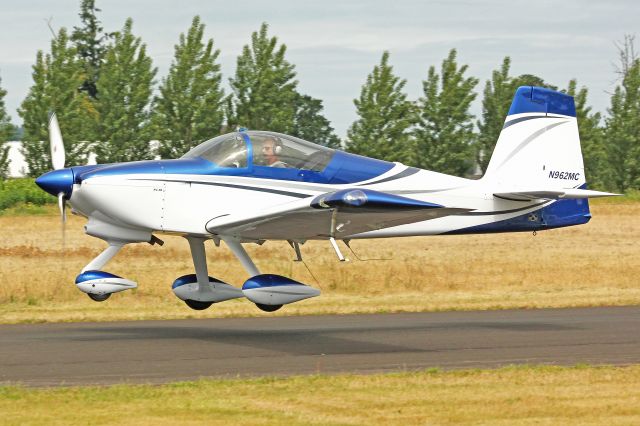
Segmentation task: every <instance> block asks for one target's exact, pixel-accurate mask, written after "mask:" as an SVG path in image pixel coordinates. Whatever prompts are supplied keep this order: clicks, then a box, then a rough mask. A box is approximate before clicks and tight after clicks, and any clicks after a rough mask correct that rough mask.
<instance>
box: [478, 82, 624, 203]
mask: <svg viewBox="0 0 640 426" xmlns="http://www.w3.org/2000/svg"><path fill="white" fill-rule="evenodd" d="M483 180H485V181H486V182H487V183H489V184H490V187H491V188H493V189H494V190H495V193H494V195H496V196H500V197H503V198H511V199H514V200H531V199H536V198H555V199H558V198H590V197H599V196H609V195H615V194H610V193H606V192H598V191H588V190H586V189H585V188H586V179H585V174H584V163H583V161H582V151H581V149H580V136H579V133H578V122H577V120H576V107H575V104H574V101H573V97H572V96H569V95H567V94H565V93H560V92H556V91H554V90H550V89H545V88H542V87H532V86H522V87H519V88H518V90H516V94H515V96H514V98H513V102H512V103H511V108H510V109H509V114H508V115H507V118H506V120H505V123H504V127H503V128H502V132H500V137H499V138H498V142H497V143H496V147H495V150H494V151H493V155H492V156H491V160H490V161H489V165H488V167H487V171H486V173H485V175H484V177H483Z"/></svg>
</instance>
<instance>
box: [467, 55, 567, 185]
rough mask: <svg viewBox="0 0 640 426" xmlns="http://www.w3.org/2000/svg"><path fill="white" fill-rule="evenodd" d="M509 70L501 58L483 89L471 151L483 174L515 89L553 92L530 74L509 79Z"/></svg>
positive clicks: (505, 60)
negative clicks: (475, 136) (534, 87)
mask: <svg viewBox="0 0 640 426" xmlns="http://www.w3.org/2000/svg"><path fill="white" fill-rule="evenodd" d="M510 68H511V58H510V57H508V56H505V57H504V59H503V60H502V65H501V66H500V69H499V70H494V71H493V73H492V75H491V80H487V82H486V84H485V86H484V92H483V98H482V120H479V121H478V122H477V126H478V130H479V133H478V137H477V142H476V143H477V144H476V150H475V153H476V161H477V164H478V166H479V167H480V170H481V171H482V172H483V173H484V172H485V171H486V170H487V166H488V165H489V160H490V159H491V154H492V153H493V149H494V148H495V146H496V142H498V136H500V132H501V131H502V126H503V125H504V119H505V118H506V117H507V113H508V112H509V107H510V106H511V102H512V101H513V95H514V94H515V92H516V89H517V88H518V87H520V86H539V87H549V88H551V89H554V90H556V88H555V87H554V86H550V85H548V84H547V83H545V81H544V80H543V79H541V78H540V77H538V76H535V75H532V74H523V75H520V76H517V77H511V76H509V70H510Z"/></svg>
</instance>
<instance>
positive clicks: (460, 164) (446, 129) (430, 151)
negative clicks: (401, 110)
mask: <svg viewBox="0 0 640 426" xmlns="http://www.w3.org/2000/svg"><path fill="white" fill-rule="evenodd" d="M456 55H457V52H456V50H455V49H452V50H451V51H450V52H449V55H448V56H447V58H446V59H445V60H444V61H443V62H442V67H441V74H440V75H438V74H437V73H436V69H435V67H433V66H432V67H430V68H429V72H428V76H427V80H426V81H423V82H422V86H423V91H424V97H423V98H420V100H419V101H418V109H419V121H418V126H417V128H416V129H415V137H416V144H417V150H416V152H417V155H418V158H417V165H418V166H419V167H422V168H428V169H430V170H434V171H437V172H441V173H448V174H453V175H458V176H462V175H464V174H466V173H468V172H470V171H471V169H472V167H473V165H474V153H473V139H474V134H473V122H472V119H473V116H472V115H471V114H470V113H469V106H470V105H471V102H472V101H473V100H474V99H475V97H476V94H475V93H474V92H473V89H474V87H475V86H476V85H477V84H478V80H477V79H476V78H474V77H465V76H464V73H465V72H466V71H467V68H468V66H467V65H463V66H461V67H458V63H457V61H456Z"/></svg>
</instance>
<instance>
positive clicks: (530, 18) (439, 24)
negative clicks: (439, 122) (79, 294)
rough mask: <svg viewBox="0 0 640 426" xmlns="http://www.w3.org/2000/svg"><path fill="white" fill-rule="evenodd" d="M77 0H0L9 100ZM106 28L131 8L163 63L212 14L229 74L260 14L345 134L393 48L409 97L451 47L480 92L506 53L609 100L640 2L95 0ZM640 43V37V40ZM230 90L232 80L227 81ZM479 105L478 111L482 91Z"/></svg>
mask: <svg viewBox="0 0 640 426" xmlns="http://www.w3.org/2000/svg"><path fill="white" fill-rule="evenodd" d="M79 4H80V0H55V1H53V0H49V1H45V0H0V5H1V6H2V9H1V10H2V12H1V13H0V78H1V79H2V82H1V87H3V88H4V89H5V90H7V91H8V94H7V96H6V98H5V102H6V105H7V109H8V112H9V114H10V115H11V117H12V119H13V122H14V123H15V124H19V123H20V118H19V117H18V114H17V112H16V109H17V108H18V106H19V104H20V103H21V102H22V100H23V99H24V97H25V96H26V94H27V91H28V89H29V87H30V86H31V84H32V79H31V66H32V64H33V63H34V61H35V55H36V52H37V51H38V49H42V50H44V51H48V50H49V43H50V40H51V32H50V31H49V29H48V27H47V24H46V21H47V20H49V19H50V20H51V24H52V25H53V27H54V28H56V29H58V28H60V27H62V26H65V27H67V28H69V29H71V28H72V27H73V26H74V25H79V18H78V11H79ZM96 4H97V6H98V7H100V8H101V9H102V12H101V13H100V14H99V18H100V19H101V21H102V24H103V26H104V28H105V30H107V31H114V30H117V29H119V28H121V27H122V26H123V24H124V21H125V19H126V18H127V17H131V18H133V22H134V26H133V31H134V33H135V34H136V35H138V36H141V37H142V39H143V41H144V42H145V43H146V44H147V47H148V53H149V54H150V56H151V57H152V58H153V61H154V65H155V66H157V67H158V81H159V80H160V79H161V78H162V77H163V76H164V75H165V74H166V72H167V70H168V67H169V64H170V63H171V61H172V58H173V47H174V45H175V44H176V43H177V41H178V36H179V34H180V33H181V32H186V31H187V29H188V28H189V25H190V24H191V20H192V18H193V16H194V15H200V16H201V18H202V21H203V22H204V23H205V24H206V33H205V35H206V37H207V38H213V39H214V43H215V45H216V47H217V48H219V49H220V50H221V55H220V59H219V60H220V63H221V65H222V71H223V74H224V81H225V86H227V84H226V82H227V81H228V78H229V77H230V76H232V75H233V73H234V71H235V62H236V57H237V56H238V54H239V53H240V51H241V48H242V46H243V45H245V44H247V43H248V41H249V38H250V35H251V33H252V32H253V31H256V30H257V29H258V28H259V27H260V24H261V23H262V22H267V23H268V24H269V25H270V34H271V35H275V36H277V37H278V39H279V41H280V42H282V43H285V44H286V45H287V47H288V51H287V59H288V60H289V62H291V63H293V64H294V65H295V66H296V70H297V73H298V81H299V86H298V87H299V90H300V91H301V92H302V93H305V94H309V95H311V96H313V97H316V98H320V99H322V100H323V102H324V105H325V113H326V114H325V115H326V117H327V118H328V119H329V120H330V121H331V122H332V125H333V127H334V128H335V129H336V131H337V133H338V135H340V136H341V137H342V136H344V135H345V134H346V129H347V128H348V127H349V125H350V124H351V123H352V122H353V120H355V119H356V113H355V107H354V106H353V99H354V98H355V97H357V96H358V95H359V92H360V88H361V86H362V84H363V83H364V81H365V79H366V76H367V74H368V73H370V72H371V70H372V69H373V66H374V65H375V64H376V63H378V62H379V61H380V57H381V55H382V52H383V51H384V50H388V51H389V52H390V53H391V58H390V62H391V64H392V65H393V66H394V70H395V72H396V74H397V75H399V76H400V77H402V78H404V79H406V80H407V85H406V92H407V94H408V95H409V97H410V98H411V99H417V98H418V97H420V96H421V88H422V80H424V79H425V78H426V75H427V70H428V68H429V66H431V65H436V66H439V64H440V63H441V61H442V59H443V58H444V57H445V56H446V55H447V52H448V51H449V49H451V48H456V49H458V59H459V63H462V64H468V65H469V71H468V75H473V76H475V77H477V78H479V79H480V81H481V82H480V84H479V85H478V86H477V88H476V92H477V93H478V94H479V96H480V94H481V93H482V89H483V87H484V84H485V81H486V80H487V79H488V78H490V75H491V72H492V70H494V69H496V68H498V67H499V66H500V63H501V62H502V59H503V58H504V56H506V55H509V56H511V58H512V69H511V73H512V75H518V74H525V73H527V74H536V75H538V76H540V77H542V78H543V79H544V80H545V81H547V82H549V83H551V84H554V85H557V86H559V87H566V85H567V82H568V81H569V80H570V79H571V78H577V79H578V83H579V84H580V85H585V86H587V87H588V88H589V90H590V96H589V103H590V104H591V105H592V106H593V108H594V109H595V110H598V111H602V112H605V111H606V109H607V107H608V105H609V94H608V93H610V92H611V91H612V89H613V88H614V87H615V84H616V83H617V81H616V78H617V76H616V73H615V63H616V61H617V50H616V46H615V42H616V41H620V40H622V39H623V37H624V35H625V34H639V37H640V24H639V23H638V22H639V20H638V18H639V17H640V2H638V1H637V0H609V1H602V0H600V1H592V0H588V1H578V0H564V1H558V0H555V1H550V0H537V1H530V0H528V1H519V0H511V1H473V0H466V1H465V0H451V1H444V0H443V1H427V0H425V1H417V0H415V1H408V0H407V1H403V0H395V1H392V0H380V1H364V0H362V1H347V0H324V1H303V0H286V1H278V0H272V1H258V0H253V1H242V0H236V1H229V0H226V1H219V0H182V1H175V0H153V1H151V0H127V1H125V0H97V2H96ZM636 45H637V46H640V40H638V42H637V43H636ZM226 90H227V92H228V87H226ZM472 112H473V113H474V114H476V115H479V113H480V106H479V102H476V104H475V105H474V107H473V110H472Z"/></svg>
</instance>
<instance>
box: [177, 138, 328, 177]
mask: <svg viewBox="0 0 640 426" xmlns="http://www.w3.org/2000/svg"><path fill="white" fill-rule="evenodd" d="M334 153H335V151H334V150H333V149H331V148H327V147H325V146H322V145H316V144H314V143H311V142H307V141H305V140H302V139H299V138H296V137H293V136H287V135H283V134H280V133H275V132H258V131H246V132H236V133H229V134H226V135H222V136H218V137H215V138H213V139H210V140H208V141H206V142H203V143H201V144H200V145H198V146H197V147H195V148H193V149H192V150H191V151H189V152H187V153H186V154H185V155H184V156H183V157H182V158H196V157H200V158H204V159H205V160H208V161H210V162H212V163H214V164H216V165H217V166H219V167H231V168H245V167H250V166H252V165H253V166H267V167H277V168H292V169H299V170H314V171H318V172H319V171H322V170H324V168H325V167H326V166H327V164H329V162H330V161H331V158H332V157H333V155H334Z"/></svg>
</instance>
